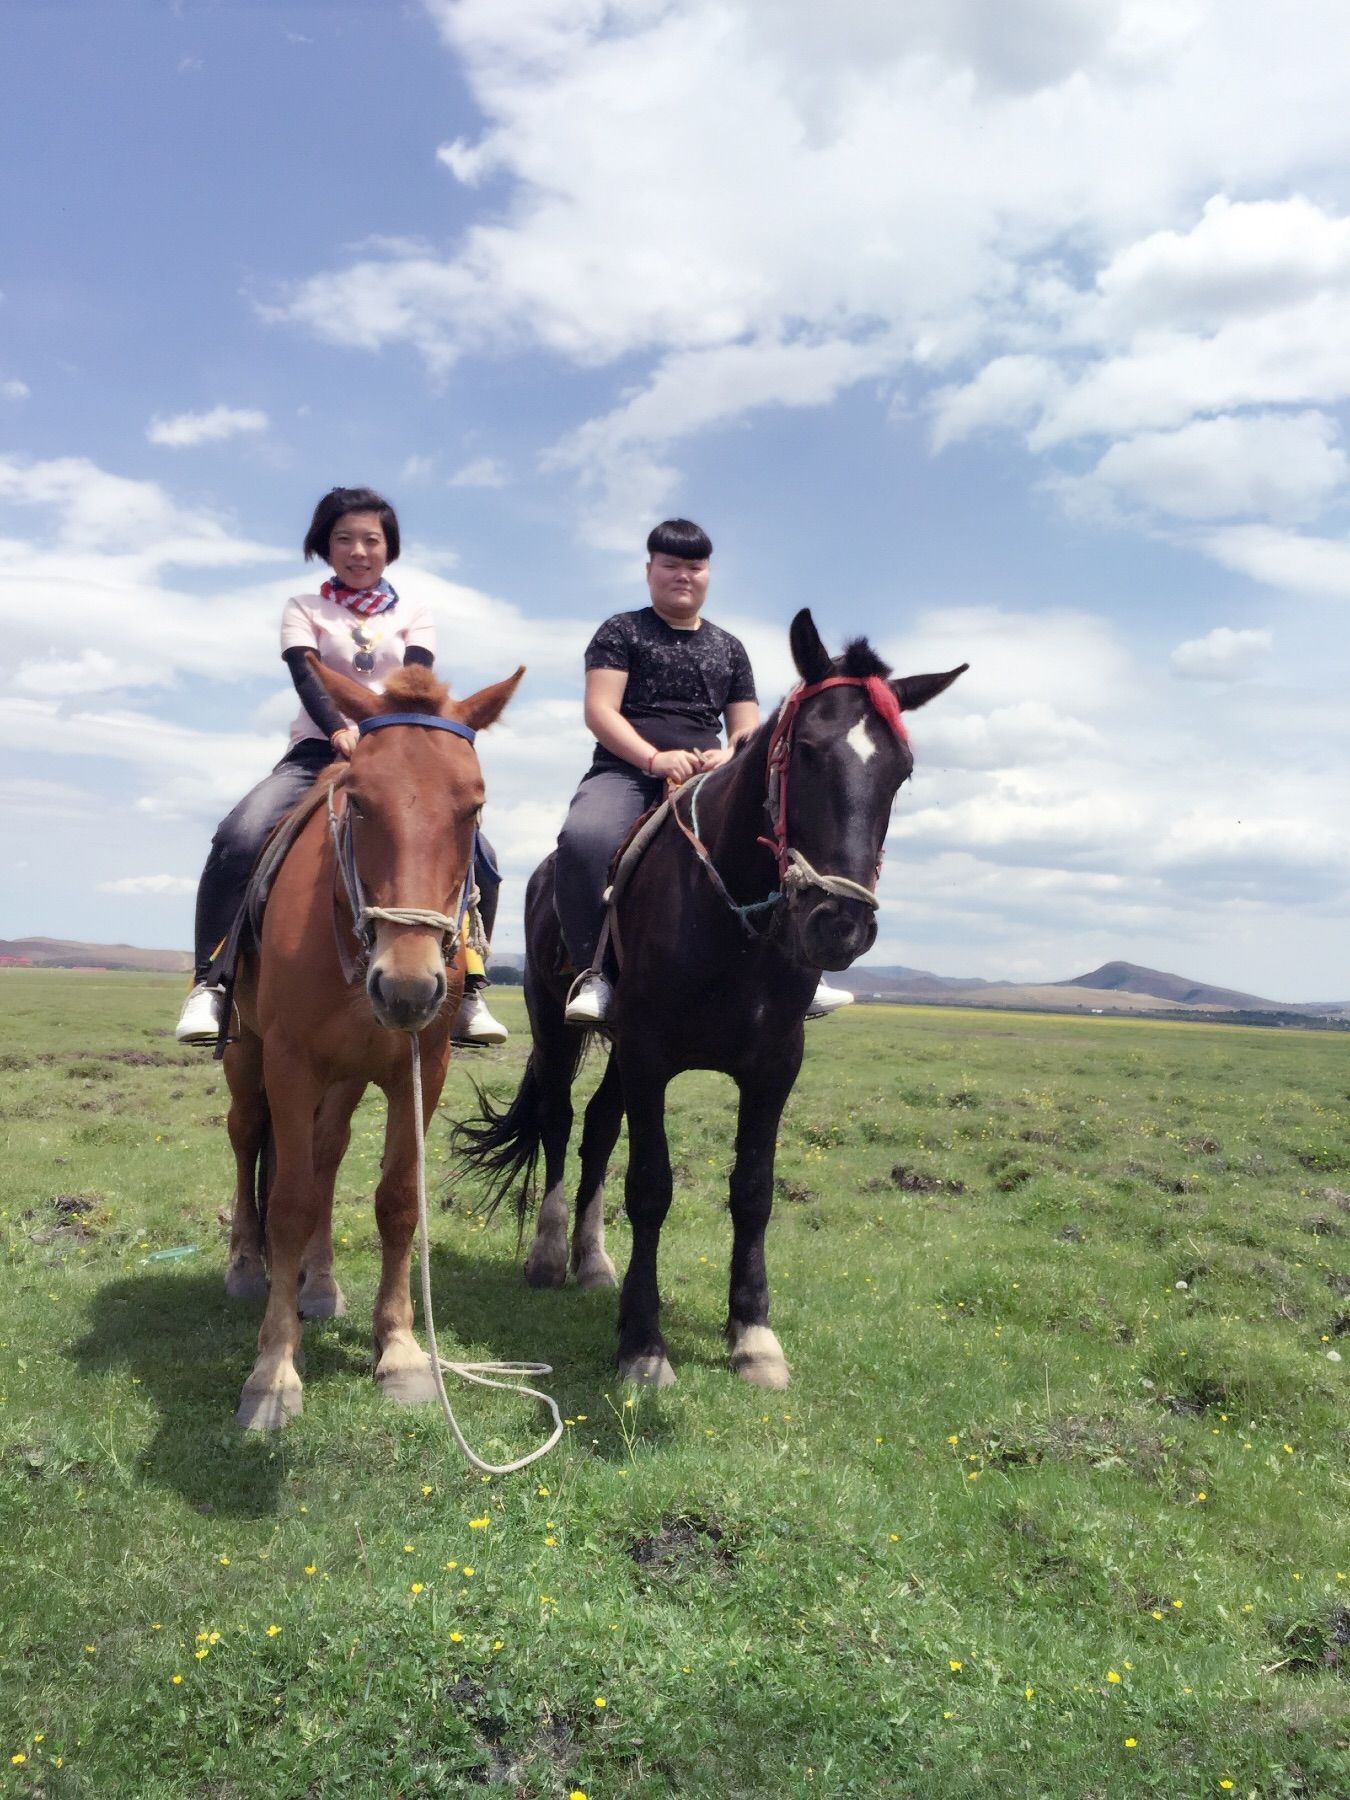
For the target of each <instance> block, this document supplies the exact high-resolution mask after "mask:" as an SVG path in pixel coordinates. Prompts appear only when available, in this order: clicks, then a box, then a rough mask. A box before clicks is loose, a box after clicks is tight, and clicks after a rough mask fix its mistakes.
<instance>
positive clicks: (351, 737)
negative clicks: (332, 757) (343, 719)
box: [328, 725, 361, 762]
mask: <svg viewBox="0 0 1350 1800" xmlns="http://www.w3.org/2000/svg"><path fill="white" fill-rule="evenodd" d="M328 741H329V743H330V744H331V745H332V746H333V748H334V750H336V751H337V753H338V755H339V756H340V757H341V758H342V759H343V761H344V762H350V761H351V760H352V754H353V752H354V751H355V749H356V746H357V745H358V744H359V743H360V742H361V733H360V732H359V731H358V730H357V729H356V727H355V725H344V726H343V727H342V729H341V730H340V731H335V732H334V733H333V735H332V736H331V737H330V738H329V740H328Z"/></svg>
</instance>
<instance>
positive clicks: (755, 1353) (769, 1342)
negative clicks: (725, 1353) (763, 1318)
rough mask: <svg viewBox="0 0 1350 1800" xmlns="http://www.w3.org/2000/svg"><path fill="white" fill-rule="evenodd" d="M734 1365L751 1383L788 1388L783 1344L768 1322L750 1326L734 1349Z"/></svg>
mask: <svg viewBox="0 0 1350 1800" xmlns="http://www.w3.org/2000/svg"><path fill="white" fill-rule="evenodd" d="M731 1367H732V1370H733V1371H734V1373H735V1374H737V1375H739V1376H740V1378H741V1380H742V1381H746V1382H749V1384H750V1386H751V1387H761V1388H780V1389H781V1388H785V1387H786V1386H787V1385H788V1383H789V1381H790V1380H791V1371H790V1370H789V1368H788V1363H787V1358H786V1357H785V1356H784V1355H783V1347H782V1345H781V1344H780V1343H779V1342H778V1339H777V1338H776V1337H775V1336H774V1334H773V1332H771V1331H770V1330H769V1328H768V1326H767V1325H750V1326H747V1327H746V1328H745V1329H744V1330H743V1331H742V1332H741V1333H740V1334H739V1336H738V1337H737V1339H736V1342H735V1343H734V1345H733V1347H732V1351H731Z"/></svg>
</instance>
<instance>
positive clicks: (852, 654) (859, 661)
mask: <svg viewBox="0 0 1350 1800" xmlns="http://www.w3.org/2000/svg"><path fill="white" fill-rule="evenodd" d="M834 672H835V674H836V675H854V676H858V675H861V676H867V675H880V676H882V677H883V679H884V678H885V677H886V676H887V675H889V674H890V672H891V665H890V664H889V663H887V662H883V661H882V660H881V658H880V657H879V656H878V655H877V653H876V651H875V650H874V649H873V648H872V646H871V645H870V644H869V643H868V641H867V639H866V638H865V637H860V638H850V639H849V641H848V643H847V644H845V645H844V654H843V655H842V656H836V657H835V659H834Z"/></svg>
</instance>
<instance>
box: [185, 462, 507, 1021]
mask: <svg viewBox="0 0 1350 1800" xmlns="http://www.w3.org/2000/svg"><path fill="white" fill-rule="evenodd" d="M304 550H305V561H306V562H309V561H310V560H311V559H312V558H313V557H315V556H318V557H321V558H322V559H323V561H324V562H326V563H328V564H329V566H330V567H331V569H332V571H333V573H332V576H331V577H330V578H329V580H327V581H325V582H324V583H323V585H322V586H321V587H320V589H319V591H318V593H317V594H297V595H296V596H295V597H294V598H293V599H291V600H288V601H287V602H286V607H285V611H284V612H283V613H282V615H281V655H282V659H283V661H284V662H285V664H286V666H287V668H288V669H289V670H290V672H291V680H292V681H293V682H294V683H295V691H296V693H297V694H298V695H299V696H300V711H299V712H298V713H297V714H296V717H295V722H294V723H293V724H292V726H291V741H290V745H289V747H288V749H287V751H286V754H285V755H284V756H283V757H282V759H281V761H280V762H279V763H278V764H277V766H276V767H275V769H273V771H272V773H271V774H270V775H268V776H266V777H265V778H264V779H263V780H262V781H260V782H259V783H258V785H257V787H255V788H253V789H252V790H251V791H250V792H249V793H247V794H246V795H245V796H244V798H243V799H242V800H241V801H240V802H239V804H238V806H236V807H235V809H234V811H233V812H232V813H230V815H229V816H228V817H227V818H225V819H223V820H222V821H221V824H220V826H219V828H218V829H217V831H216V835H215V837H214V838H213V840H212V843H211V852H210V855H209V856H208V857H207V859H206V867H205V868H204V869H203V871H202V878H201V884H200V886H199V887H198V889H197V923H196V934H195V936H196V945H195V951H194V968H193V986H192V991H191V993H189V995H188V997H187V999H186V1000H185V1001H184V1003H183V1010H182V1013H181V1015H180V1016H179V1020H178V1026H177V1029H176V1031H175V1033H174V1035H175V1037H177V1038H178V1039H179V1041H180V1042H182V1043H188V1044H207V1043H209V1044H214V1043H215V1041H216V1039H217V1037H218V1035H219V1031H220V1023H221V1014H222V1009H223V1007H224V1003H225V993H224V989H223V988H222V987H221V986H220V985H219V982H218V981H217V980H216V971H215V969H214V968H213V963H214V959H215V958H216V957H217V956H218V955H219V954H220V950H221V948H222V946H223V944H224V941H225V939H226V938H227V937H228V936H229V933H230V927H231V926H232V925H233V923H234V919H235V915H236V913H237V912H238V911H239V908H240V906H241V904H242V902H243V898H244V890H245V888H246V887H247V885H248V878H249V875H250V873H251V872H252V869H253V865H254V862H255V861H256V860H257V855H258V852H259V850H260V849H261V848H262V846H263V843H264V841H265V839H266V838H267V835H268V833H269V832H270V831H271V830H272V827H273V826H274V825H275V824H276V823H277V822H278V820H279V819H281V818H282V817H284V815H285V814H286V813H288V812H289V811H290V810H291V808H292V807H293V806H294V805H296V803H297V802H298V801H299V800H300V799H301V798H302V797H303V796H304V795H305V794H306V793H307V792H308V790H309V789H310V788H311V787H312V786H313V784H314V781H315V779H316V778H317V777H318V775H319V773H320V771H321V770H323V769H326V768H327V767H328V766H329V764H330V763H332V762H335V761H337V760H338V759H339V758H340V759H342V760H344V761H345V760H346V759H348V758H349V757H350V756H351V754H352V752H353V750H355V748H356V745H357V730H356V727H355V726H354V725H353V724H352V723H351V721H350V720H349V719H346V718H344V717H343V715H342V714H341V713H340V712H339V711H338V709H337V707H336V706H335V705H334V703H333V701H332V700H331V699H330V698H329V696H328V692H327V690H326V689H325V688H324V686H323V685H322V683H321V682H320V681H319V678H318V677H317V676H316V675H315V673H314V671H313V669H312V668H311V667H310V665H309V662H308V660H307V657H308V656H309V654H310V653H311V652H312V653H315V654H317V656H318V658H319V661H320V662H321V663H322V664H323V665H324V667H325V668H327V669H334V670H336V671H337V672H338V673H339V674H341V675H346V676H348V677H349V678H350V679H351V680H353V681H359V682H360V683H361V685H362V686H363V687H368V688H370V689H371V690H372V691H373V692H375V693H379V692H380V690H381V689H382V688H383V686H384V682H385V678H386V677H387V676H388V675H390V674H392V672H393V671H394V670H395V669H396V668H398V667H399V666H400V665H401V664H402V665H405V666H406V665H407V664H409V663H421V664H422V665H424V666H425V667H426V668H430V667H431V665H432V663H433V662H434V661H435V651H436V627H435V624H434V623H433V621H432V617H431V614H430V612H429V611H428V610H427V608H426V606H425V605H423V604H421V603H419V602H416V601H413V602H408V601H403V600H400V599H399V596H398V594H397V593H396V592H395V591H394V589H393V588H392V587H391V586H390V584H389V583H388V582H387V581H386V580H385V579H384V571H385V569H386V568H387V566H388V565H389V564H390V563H392V562H396V561H397V559H398V553H399V532H398V519H397V517H396V515H395V513H394V509H393V507H392V506H390V504H389V502H388V501H387V500H384V499H382V498H381V497H380V495H379V494H377V493H374V492H373V491H372V490H371V489H370V488H340V487H339V488H332V489H331V490H330V491H329V492H328V493H326V494H325V495H324V497H323V499H322V500H320V502H319V504H318V505H317V506H316V507H315V509H314V517H313V519H312V520H311V521H310V527H309V531H308V532H307V533H306V535H305V545H304ZM479 843H480V849H481V851H482V854H481V855H480V858H479V861H478V865H477V871H476V873H477V880H478V886H479V889H480V891H481V894H482V901H481V905H480V911H481V913H482V919H483V928H484V931H485V932H486V933H487V934H488V935H489V936H490V935H491V932H492V926H493V922H494V920H495V918H496V913H497V892H498V887H499V885H500V877H499V876H498V874H497V871H496V867H495V863H496V858H495V856H494V855H493V852H492V848H491V846H490V845H489V844H488V843H487V842H486V840H485V839H482V838H480V840H479ZM477 960H478V959H477V958H476V957H473V956H472V954H471V961H477ZM485 985H486V977H485V975H484V974H483V972H482V970H481V967H480V968H479V969H477V970H473V969H471V970H470V972H469V973H468V974H467V975H466V978H465V987H464V1002H463V1005H462V1006H461V1007H460V1010H459V1012H458V1013H457V1014H456V1017H455V1021H454V1025H453V1026H452V1028H451V1034H452V1036H453V1037H454V1038H455V1039H456V1040H457V1041H458V1042H460V1043H471V1044H501V1043H504V1042H505V1041H506V1029H505V1027H504V1026H502V1025H500V1024H498V1022H497V1020H496V1019H494V1018H493V1016H492V1014H491V1013H490V1012H489V1011H488V1009H487V1003H486V1002H485V1001H484V999H483V997H482V992H481V990H482V988H483V987H484V986H485Z"/></svg>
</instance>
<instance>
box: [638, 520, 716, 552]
mask: <svg viewBox="0 0 1350 1800" xmlns="http://www.w3.org/2000/svg"><path fill="white" fill-rule="evenodd" d="M647 554H648V556H682V557H683V558H684V560H685V561H686V562H703V561H705V560H706V558H708V557H710V556H711V555H712V539H711V538H710V537H709V536H708V534H707V532H706V531H705V530H704V529H703V527H702V526H701V525H695V523H694V521H693V520H692V519H663V520H662V521H661V523H660V524H659V525H657V526H656V527H655V528H654V529H653V531H652V532H651V534H650V535H649V536H648V538H647Z"/></svg>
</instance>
